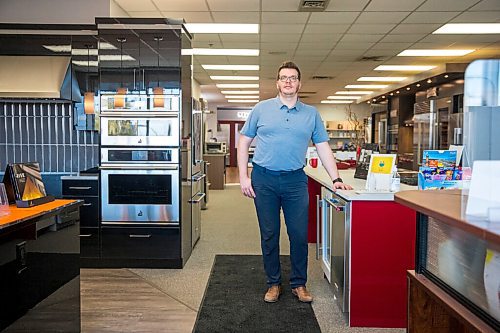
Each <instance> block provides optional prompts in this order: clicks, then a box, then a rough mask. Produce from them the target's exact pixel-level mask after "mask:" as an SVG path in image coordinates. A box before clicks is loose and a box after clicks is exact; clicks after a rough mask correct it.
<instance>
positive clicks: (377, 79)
mask: <svg viewBox="0 0 500 333" xmlns="http://www.w3.org/2000/svg"><path fill="white" fill-rule="evenodd" d="M405 79H406V77H402V76H362V77H360V78H359V79H358V81H373V82H399V81H403V80H405Z"/></svg>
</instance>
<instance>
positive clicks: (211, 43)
mask: <svg viewBox="0 0 500 333" xmlns="http://www.w3.org/2000/svg"><path fill="white" fill-rule="evenodd" d="M191 47H193V48H201V49H206V48H210V47H212V48H214V49H220V48H222V47H223V46H222V43H221V42H220V41H217V42H216V41H198V40H195V41H192V42H191ZM224 47H226V48H228V47H227V46H225V45H224Z"/></svg>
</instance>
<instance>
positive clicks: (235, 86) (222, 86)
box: [215, 83, 259, 89]
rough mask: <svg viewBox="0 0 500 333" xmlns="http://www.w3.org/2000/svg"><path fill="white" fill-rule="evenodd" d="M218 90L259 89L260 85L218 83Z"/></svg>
mask: <svg viewBox="0 0 500 333" xmlns="http://www.w3.org/2000/svg"><path fill="white" fill-rule="evenodd" d="M215 86H216V87H217V88H221V89H226V88H227V89H231V88H235V89H236V88H242V89H245V88H258V87H259V84H258V83H217V84H216V85H215Z"/></svg>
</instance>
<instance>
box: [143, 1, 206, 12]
mask: <svg viewBox="0 0 500 333" xmlns="http://www.w3.org/2000/svg"><path fill="white" fill-rule="evenodd" d="M151 1H152V2H153V3H155V4H156V6H157V7H158V9H159V10H161V11H162V12H163V11H169V12H171V11H173V12H191V11H192V12H200V11H207V10H208V8H207V5H206V3H205V0H151ZM138 2H139V1H138Z"/></svg>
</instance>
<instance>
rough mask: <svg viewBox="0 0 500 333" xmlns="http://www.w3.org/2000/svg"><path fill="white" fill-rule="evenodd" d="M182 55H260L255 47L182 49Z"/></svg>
mask: <svg viewBox="0 0 500 333" xmlns="http://www.w3.org/2000/svg"><path fill="white" fill-rule="evenodd" d="M181 54H182V55H228V56H230V55H232V56H251V57H257V56H259V50H255V49H182V50H181Z"/></svg>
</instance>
